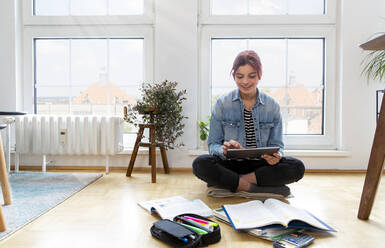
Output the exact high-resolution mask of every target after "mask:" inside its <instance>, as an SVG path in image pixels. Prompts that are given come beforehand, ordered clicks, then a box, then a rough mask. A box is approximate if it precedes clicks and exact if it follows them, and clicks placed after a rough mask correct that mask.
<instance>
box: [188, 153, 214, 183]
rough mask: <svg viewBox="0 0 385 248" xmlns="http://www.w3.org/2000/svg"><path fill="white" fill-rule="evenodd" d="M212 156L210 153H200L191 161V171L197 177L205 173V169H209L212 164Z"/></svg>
mask: <svg viewBox="0 0 385 248" xmlns="http://www.w3.org/2000/svg"><path fill="white" fill-rule="evenodd" d="M214 163H215V161H214V158H213V156H212V155H201V156H199V157H197V158H195V159H194V161H193V163H192V168H193V173H194V175H196V176H197V177H199V178H200V177H201V176H202V175H205V174H207V170H210V168H211V167H212V166H211V165H212V164H214Z"/></svg>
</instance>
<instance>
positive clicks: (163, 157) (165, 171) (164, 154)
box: [159, 145, 170, 174]
mask: <svg viewBox="0 0 385 248" xmlns="http://www.w3.org/2000/svg"><path fill="white" fill-rule="evenodd" d="M159 148H160V154H161V155H162V162H163V168H164V173H166V174H168V173H169V172H170V169H169V168H168V161H167V154H166V149H165V148H164V146H163V145H161V146H159Z"/></svg>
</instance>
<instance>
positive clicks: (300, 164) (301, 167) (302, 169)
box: [290, 158, 305, 182]
mask: <svg viewBox="0 0 385 248" xmlns="http://www.w3.org/2000/svg"><path fill="white" fill-rule="evenodd" d="M290 159H291V160H292V161H291V163H292V165H293V166H295V168H296V170H297V174H296V180H295V181H296V182H297V181H299V180H300V179H302V178H303V176H304V174H305V165H304V164H303V162H302V161H301V160H299V159H297V158H290Z"/></svg>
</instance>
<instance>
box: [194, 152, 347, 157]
mask: <svg viewBox="0 0 385 248" xmlns="http://www.w3.org/2000/svg"><path fill="white" fill-rule="evenodd" d="M284 153H285V156H294V157H350V156H351V152H350V151H342V150H285V151H284ZM188 154H189V156H199V155H203V154H208V151H206V150H189V152H188Z"/></svg>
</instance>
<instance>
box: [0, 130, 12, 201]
mask: <svg viewBox="0 0 385 248" xmlns="http://www.w3.org/2000/svg"><path fill="white" fill-rule="evenodd" d="M0 181H1V190H2V191H3V198H4V204H5V205H10V204H11V203H12V200H11V198H12V197H11V187H10V186H9V182H8V172H7V165H6V164H5V158H4V150H3V141H2V140H1V136H0Z"/></svg>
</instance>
